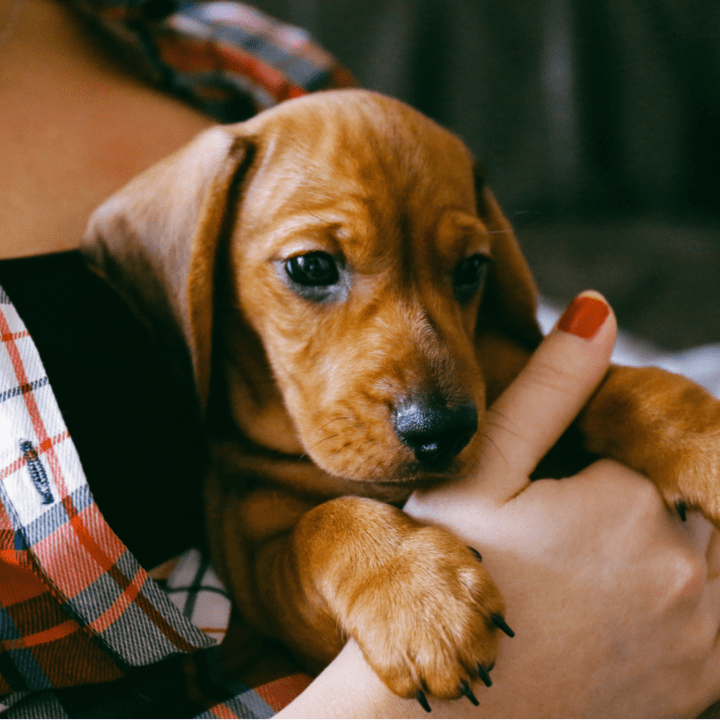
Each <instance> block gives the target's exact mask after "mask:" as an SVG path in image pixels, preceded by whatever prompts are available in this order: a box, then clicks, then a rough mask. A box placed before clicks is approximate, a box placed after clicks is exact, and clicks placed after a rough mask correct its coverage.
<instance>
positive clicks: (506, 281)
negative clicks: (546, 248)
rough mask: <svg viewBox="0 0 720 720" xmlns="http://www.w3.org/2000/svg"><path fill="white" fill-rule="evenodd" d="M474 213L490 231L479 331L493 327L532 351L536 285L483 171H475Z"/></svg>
mask: <svg viewBox="0 0 720 720" xmlns="http://www.w3.org/2000/svg"><path fill="white" fill-rule="evenodd" d="M475 192H476V198H477V212H478V215H479V216H480V218H481V219H482V221H483V223H484V224H485V226H486V227H487V229H488V231H489V232H490V233H491V237H492V258H493V263H492V265H491V267H490V275H489V277H488V282H487V287H486V290H485V294H484V297H483V304H482V307H481V310H480V318H479V322H478V331H479V332H481V331H482V329H483V328H485V329H487V328H488V327H492V328H493V329H494V330H496V331H499V332H501V333H502V334H505V335H507V336H509V337H510V339H512V340H513V341H515V342H516V343H518V344H520V345H521V346H522V347H523V348H525V349H528V350H533V349H534V348H535V347H536V346H537V344H538V343H539V342H540V340H541V339H542V333H541V331H540V326H539V325H538V323H537V320H536V317H535V314H536V311H537V288H536V286H535V282H534V280H533V278H532V275H531V273H530V268H529V267H528V264H527V262H526V261H525V258H524V257H523V254H522V252H521V251H520V246H519V245H518V242H517V240H516V239H515V234H514V233H513V231H512V228H511V227H510V223H509V222H508V221H507V219H506V218H505V216H504V215H503V213H502V211H501V210H500V206H499V205H498V203H497V200H495V196H494V195H493V192H492V190H490V188H489V187H488V186H487V184H486V183H485V180H484V178H483V176H482V171H481V170H480V169H479V168H477V167H476V170H475Z"/></svg>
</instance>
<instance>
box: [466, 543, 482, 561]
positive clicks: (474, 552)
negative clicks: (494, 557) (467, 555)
mask: <svg viewBox="0 0 720 720" xmlns="http://www.w3.org/2000/svg"><path fill="white" fill-rule="evenodd" d="M468 550H469V551H470V552H471V553H472V554H473V555H474V556H475V557H476V558H477V559H478V560H482V555H481V554H480V553H479V552H478V551H477V550H476V549H475V548H474V547H470V546H469V545H468Z"/></svg>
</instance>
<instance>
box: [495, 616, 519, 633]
mask: <svg viewBox="0 0 720 720" xmlns="http://www.w3.org/2000/svg"><path fill="white" fill-rule="evenodd" d="M490 620H492V622H493V624H494V625H497V627H499V628H500V629H501V630H502V631H503V632H504V633H505V634H506V635H507V636H508V637H515V633H514V632H513V630H512V628H511V627H510V626H509V625H508V624H507V623H506V622H505V618H504V617H503V616H502V615H498V614H497V613H496V614H494V615H491V616H490Z"/></svg>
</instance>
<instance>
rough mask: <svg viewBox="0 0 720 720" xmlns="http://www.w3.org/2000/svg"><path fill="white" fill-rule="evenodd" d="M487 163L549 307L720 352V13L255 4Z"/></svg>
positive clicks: (390, 1)
mask: <svg viewBox="0 0 720 720" xmlns="http://www.w3.org/2000/svg"><path fill="white" fill-rule="evenodd" d="M252 4H253V5H255V6H257V7H258V8H259V9H261V10H263V11H265V12H267V13H269V14H271V15H274V16H275V17H278V18H280V19H282V20H285V21H286V22H290V23H293V24H296V25H300V26H302V27H304V28H306V29H307V30H308V31H309V32H310V33H311V34H312V35H313V36H314V37H315V38H316V39H317V40H318V41H320V42H321V43H322V44H323V45H324V46H325V47H326V48H327V49H328V50H329V51H331V52H332V53H334V54H335V56H336V57H337V58H338V59H339V60H340V61H341V62H342V63H344V64H345V65H346V66H347V67H348V68H349V69H350V70H351V71H352V72H353V73H354V74H355V77H356V78H357V79H358V80H359V81H360V84H361V85H362V86H364V87H367V88H372V89H375V90H379V91H381V92H384V93H387V94H389V95H393V96H395V97H398V98H400V99H402V100H405V101H406V102H409V103H410V104H411V105H413V106H415V107H416V108H418V109H419V110H422V111H423V112H425V113H426V114H428V115H430V116H431V117H433V118H435V119H436V120H437V121H439V122H440V123H442V124H443V125H446V126H447V127H449V128H451V129H452V130H454V131H455V132H457V133H458V134H459V135H461V136H462V137H463V139H464V140H465V141H466V142H467V143H468V145H469V146H470V147H471V149H472V150H473V152H474V153H475V155H476V156H477V157H478V158H479V159H480V160H481V162H482V163H483V165H484V166H485V169H486V171H487V175H488V177H489V179H490V183H491V185H492V187H493V188H494V189H495V192H496V194H497V196H498V198H499V200H500V203H501V205H502V207H503V209H504V210H505V212H506V214H507V215H508V217H509V219H510V220H511V222H512V223H513V225H514V227H515V229H516V232H517V234H518V237H519V239H520V242H521V245H522V246H523V249H524V251H525V253H526V255H527V257H528V260H529V262H530V265H531V267H532V269H533V272H534V273H535V277H536V279H537V281H538V285H539V287H540V290H541V292H542V293H543V294H544V295H545V296H546V297H547V298H548V299H549V300H551V301H554V302H557V303H559V304H562V303H565V302H567V301H569V300H570V299H571V298H572V297H573V296H574V295H575V294H576V293H577V292H579V291H580V290H583V289H585V288H588V287H594V288H596V289H598V290H600V291H601V292H603V293H605V294H606V296H607V297H608V298H609V299H610V301H611V303H612V304H613V306H614V308H615V311H616V313H617V315H618V317H619V319H620V323H621V325H622V326H623V327H624V328H625V329H627V330H630V331H632V332H634V333H636V334H637V335H639V336H640V337H642V338H645V339H648V340H650V341H652V342H653V343H654V344H656V345H658V346H659V347H661V348H665V349H668V350H677V349H683V348H687V347H690V346H693V345H698V344H704V343H711V342H718V341H720V2H718V0H593V1H592V2H589V1H588V0H512V2H500V1H498V0H495V1H492V0H252Z"/></svg>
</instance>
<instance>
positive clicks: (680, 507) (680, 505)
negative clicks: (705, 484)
mask: <svg viewBox="0 0 720 720" xmlns="http://www.w3.org/2000/svg"><path fill="white" fill-rule="evenodd" d="M675 509H676V510H677V512H678V515H679V516H680V519H681V520H682V521H683V522H685V521H686V520H687V505H686V504H685V503H684V502H683V501H682V500H676V501H675Z"/></svg>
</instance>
